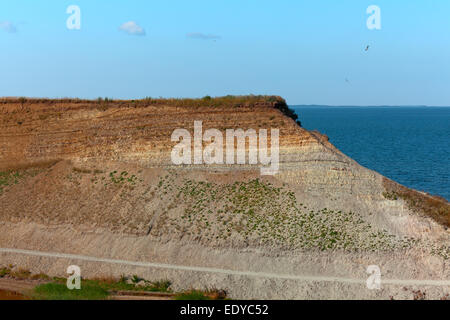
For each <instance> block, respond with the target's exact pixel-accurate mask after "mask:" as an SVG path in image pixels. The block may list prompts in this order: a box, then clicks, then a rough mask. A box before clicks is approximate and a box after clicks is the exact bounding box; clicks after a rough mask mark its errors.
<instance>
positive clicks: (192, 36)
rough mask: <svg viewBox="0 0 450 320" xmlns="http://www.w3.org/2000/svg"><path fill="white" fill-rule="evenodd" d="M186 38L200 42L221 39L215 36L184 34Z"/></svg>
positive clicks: (198, 33) (197, 33) (195, 33)
mask: <svg viewBox="0 0 450 320" xmlns="http://www.w3.org/2000/svg"><path fill="white" fill-rule="evenodd" d="M186 37H188V38H191V39H200V40H219V39H221V38H222V37H221V36H218V35H215V34H204V33H201V32H190V33H187V34H186Z"/></svg>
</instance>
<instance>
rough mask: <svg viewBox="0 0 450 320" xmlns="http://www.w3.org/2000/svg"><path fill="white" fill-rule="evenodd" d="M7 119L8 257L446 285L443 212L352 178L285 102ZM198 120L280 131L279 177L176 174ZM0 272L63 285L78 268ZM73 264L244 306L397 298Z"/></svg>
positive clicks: (351, 170) (322, 284)
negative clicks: (181, 142) (61, 277)
mask: <svg viewBox="0 0 450 320" xmlns="http://www.w3.org/2000/svg"><path fill="white" fill-rule="evenodd" d="M0 114H1V115H0V117H1V118H0V128H1V133H0V170H1V173H0V200H1V202H2V208H1V211H0V221H1V222H2V224H1V226H0V247H1V248H17V249H27V250H35V251H41V252H58V253H72V254H79V255H87V256H93V257H101V258H111V259H124V260H130V261H147V262H156V263H165V264H168V265H175V266H190V267H194V268H195V267H200V268H201V267H208V268H220V269H221V270H235V271H236V270H240V271H242V270H244V271H245V272H256V273H261V274H269V273H270V274H278V275H279V274H293V275H297V276H317V277H319V278H320V277H322V276H323V277H330V276H331V277H333V276H336V277H339V276H340V277H344V278H346V279H347V278H355V277H356V278H358V279H359V278H360V279H364V278H366V277H367V274H366V273H365V271H366V267H367V266H368V265H374V264H375V265H379V266H380V267H381V270H382V272H383V276H386V277H388V278H392V279H402V278H403V279H410V280H414V279H417V280H421V279H422V280H423V279H432V280H436V281H438V280H444V281H445V280H447V279H449V277H450V271H449V267H448V257H449V256H450V249H449V245H450V235H449V231H448V229H447V228H448V227H449V225H450V224H449V221H450V218H449V215H450V206H449V204H448V202H447V201H445V200H444V199H440V198H436V197H432V196H429V195H427V194H423V193H421V192H418V191H414V190H410V189H408V188H405V187H403V186H400V185H398V184H396V183H395V182H393V181H390V180H389V179H387V178H385V177H383V176H381V175H379V174H378V173H376V172H374V171H371V170H369V169H367V168H364V167H362V166H360V165H358V164H357V163H356V162H355V161H353V160H352V159H350V158H348V157H347V156H346V155H344V154H342V153H341V152H340V151H339V150H337V149H336V148H335V147H334V146H333V145H332V144H331V143H329V141H328V138H327V137H326V136H324V135H321V134H320V133H318V132H309V131H307V130H305V129H303V128H301V127H300V126H299V125H298V124H297V123H296V122H295V117H293V115H292V113H291V112H290V110H289V109H288V108H287V106H286V104H285V102H284V100H283V99H281V98H279V97H259V96H252V97H224V98H217V99H202V100H175V99H173V100H162V99H161V100H156V99H146V100H136V101H109V100H98V101H85V100H69V99H66V100H46V99H3V100H0ZM300 120H301V119H300ZM195 121H202V124H203V129H204V130H206V129H208V128H216V129H218V130H221V131H225V130H226V129H237V128H241V129H244V130H247V129H255V130H259V129H270V128H278V129H279V130H280V137H279V144H280V168H279V172H278V173H277V174H276V175H274V176H261V175H260V170H259V165H249V164H245V165H203V164H199V165H181V166H176V165H174V164H173V163H172V161H171V150H172V148H173V146H174V145H175V144H176V143H175V142H172V141H171V135H172V132H173V131H174V130H175V129H177V128H184V129H187V130H188V131H193V126H194V122H195ZM0 259H1V260H0V264H1V263H7V262H13V263H20V264H23V265H26V266H28V267H31V268H33V269H36V270H38V271H39V272H40V271H45V272H49V273H55V274H60V273H61V272H64V270H65V269H64V265H66V264H67V263H68V260H70V259H68V258H67V259H63V258H60V259H52V258H42V257H34V258H33V257H30V256H26V255H20V254H14V253H8V252H3V253H1V252H0ZM77 263H79V264H83V267H84V270H85V272H87V273H88V274H95V275H107V274H108V275H109V274H115V275H118V274H121V273H123V272H134V273H141V274H145V275H146V276H147V278H158V277H159V278H161V277H170V278H171V279H174V280H175V285H176V286H179V287H180V288H182V287H190V286H197V287H201V286H207V285H214V286H216V287H222V288H226V289H227V290H229V292H230V293H231V294H232V296H235V297H244V298H258V297H266V298H282V297H286V298H305V297H307V298H311V297H313V298H314V297H319V298H330V297H334V298H339V297H354V298H363V297H373V298H383V297H384V298H386V297H388V296H389V295H401V290H400V289H399V288H400V286H399V285H394V284H391V285H386V287H384V288H383V289H382V290H381V291H370V290H367V289H366V288H365V287H364V286H363V285H361V284H352V283H351V282H349V283H347V282H345V281H344V282H342V281H341V282H339V281H337V282H332V281H328V280H324V281H319V280H317V281H316V280H315V281H310V282H308V281H306V280H301V279H300V280H299V279H297V280H292V281H289V280H286V279H284V280H283V279H281V280H280V279H278V280H277V279H273V277H272V278H270V277H266V278H267V279H262V278H264V277H262V276H261V277H262V278H261V277H258V276H257V277H256V279H255V277H252V276H251V275H247V276H246V275H244V274H242V275H233V274H232V273H228V274H227V273H226V272H225V273H224V274H222V275H220V272H219V274H217V273H214V272H201V271H194V270H190V271H186V270H185V271H183V270H181V269H171V270H170V269H167V268H166V269H164V268H150V270H149V269H148V268H146V269H145V268H144V269H142V268H141V269H139V268H137V267H130V266H123V265H116V266H114V267H111V266H110V265H108V264H107V263H105V264H104V265H102V264H101V263H97V264H95V263H94V262H86V261H84V262H83V261H78V262H77ZM100 265H101V267H100ZM245 272H244V273H245ZM191 273H192V274H191ZM275 278H276V277H275ZM268 279H270V280H268ZM425 287H426V289H427V290H429V292H430V293H431V294H434V295H435V296H436V297H438V296H439V295H441V294H443V293H445V292H448V287H445V286H444V287H442V286H431V287H429V286H425ZM446 290H447V291H446Z"/></svg>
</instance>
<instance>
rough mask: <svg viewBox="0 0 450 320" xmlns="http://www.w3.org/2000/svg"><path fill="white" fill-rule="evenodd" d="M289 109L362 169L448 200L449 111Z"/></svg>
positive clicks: (388, 108) (434, 108)
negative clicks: (370, 170)
mask: <svg viewBox="0 0 450 320" xmlns="http://www.w3.org/2000/svg"><path fill="white" fill-rule="evenodd" d="M290 107H291V109H293V110H295V112H296V113H297V115H298V117H299V120H300V121H301V123H302V126H303V127H304V128H306V129H308V130H318V131H319V132H321V133H324V134H326V135H327V136H328V137H329V139H330V142H331V143H332V144H334V145H335V146H336V147H337V148H338V149H339V150H341V151H342V152H343V153H345V154H346V155H348V156H349V157H351V158H352V159H354V160H356V161H357V162H358V163H359V164H361V165H363V166H364V167H367V168H370V169H372V170H375V171H377V172H379V173H381V174H383V175H384V176H386V177H388V178H390V179H392V180H395V181H397V182H399V183H401V184H403V185H405V186H407V187H410V188H413V189H416V190H420V191H425V192H428V193H430V194H433V195H439V196H442V197H444V198H446V199H447V200H450V107H390V106H383V107H355V106H352V107H345V106H344V107H334V106H290Z"/></svg>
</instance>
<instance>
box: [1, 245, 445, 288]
mask: <svg viewBox="0 0 450 320" xmlns="http://www.w3.org/2000/svg"><path fill="white" fill-rule="evenodd" d="M0 253H13V254H24V255H31V256H38V257H49V258H62V259H75V260H83V261H91V262H102V263H112V264H122V265H128V266H135V267H147V268H159V269H169V270H179V271H194V272H208V273H219V274H226V275H235V276H248V277H257V278H272V279H284V280H302V281H313V282H314V281H315V282H342V283H353V284H366V280H361V279H352V278H342V277H322V276H297V275H288V274H276V273H265V272H253V271H235V270H227V269H218V268H206V267H193V266H180V265H173V264H164V263H153V262H138V261H128V260H118V259H107V258H96V257H90V256H83V255H76V254H67V253H53V252H42V251H32V250H22V249H10V248H0ZM381 282H382V284H392V285H420V286H448V287H450V280H396V279H387V280H382V281H381Z"/></svg>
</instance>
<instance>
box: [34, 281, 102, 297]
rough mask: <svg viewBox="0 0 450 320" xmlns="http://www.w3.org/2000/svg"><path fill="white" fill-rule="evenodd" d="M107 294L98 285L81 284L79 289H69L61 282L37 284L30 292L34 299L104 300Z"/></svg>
mask: <svg viewBox="0 0 450 320" xmlns="http://www.w3.org/2000/svg"><path fill="white" fill-rule="evenodd" d="M108 296H109V293H108V291H107V290H105V289H103V288H101V287H98V286H92V285H83V286H82V287H81V289H80V290H69V289H67V286H66V285H65V284H63V283H46V284H41V285H38V286H37V287H35V288H34V291H33V293H32V294H31V298H32V299H36V300H104V299H106V298H107V297H108Z"/></svg>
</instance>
